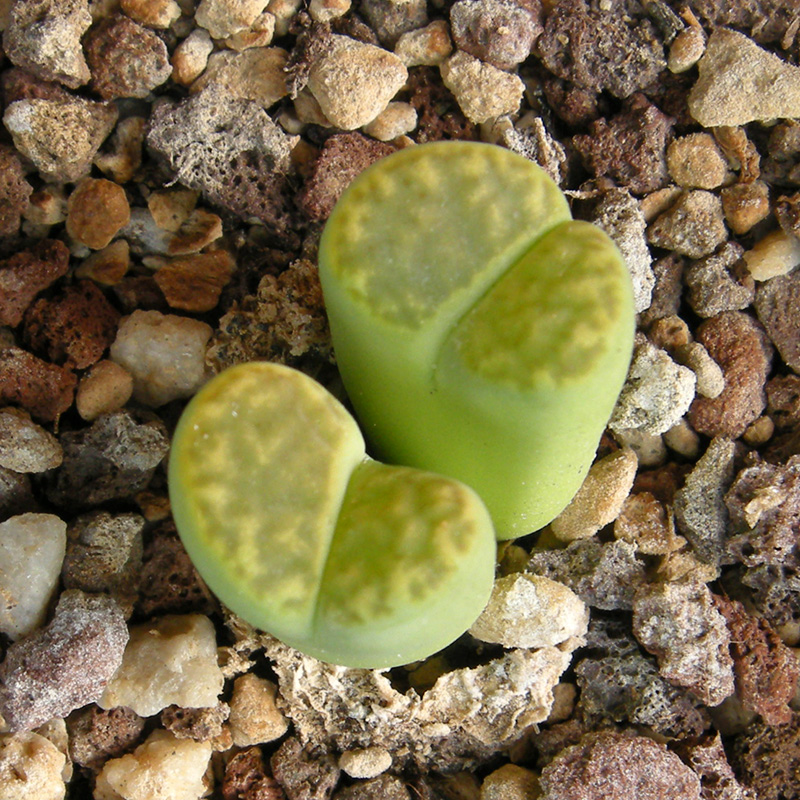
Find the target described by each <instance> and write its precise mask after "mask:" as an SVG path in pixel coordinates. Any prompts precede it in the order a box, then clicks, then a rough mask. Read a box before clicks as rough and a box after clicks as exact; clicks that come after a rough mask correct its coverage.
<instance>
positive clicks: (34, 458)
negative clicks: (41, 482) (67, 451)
mask: <svg viewBox="0 0 800 800" xmlns="http://www.w3.org/2000/svg"><path fill="white" fill-rule="evenodd" d="M63 456H64V454H63V452H62V450H61V445H60V444H59V443H58V439H56V437H55V436H53V434H52V433H49V432H48V431H46V430H45V429H44V428H42V427H41V426H40V425H37V424H36V423H35V422H33V421H32V420H31V418H30V417H29V416H28V415H27V414H26V413H25V412H24V411H19V410H18V409H15V408H4V409H0V467H5V468H6V469H11V470H14V472H44V471H45V470H48V469H55V467H57V466H59V465H60V464H61V461H62V459H63Z"/></svg>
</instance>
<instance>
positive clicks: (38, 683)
mask: <svg viewBox="0 0 800 800" xmlns="http://www.w3.org/2000/svg"><path fill="white" fill-rule="evenodd" d="M127 641H128V628H127V625H126V624H125V618H124V617H123V615H122V612H121V611H120V609H119V606H118V605H117V604H116V602H115V601H114V600H112V599H111V598H110V597H107V596H105V595H90V594H84V593H83V592H80V591H78V590H76V589H68V590H67V591H64V592H62V593H61V596H60V597H59V600H58V605H57V606H56V610H55V615H54V616H53V619H52V621H51V622H50V623H49V624H48V625H47V627H45V628H41V629H39V630H37V631H35V632H33V633H32V634H30V635H29V636H26V637H25V638H24V639H20V640H19V641H18V642H15V643H14V644H13V645H11V647H9V648H8V652H7V653H6V659H5V661H4V662H3V663H2V665H0V681H2V692H0V713H2V715H3V718H4V719H5V721H6V722H7V723H8V725H9V727H10V728H11V730H30V729H32V728H36V727H38V726H40V725H43V724H44V723H45V722H47V721H48V720H50V719H52V718H53V717H66V716H67V715H68V714H70V713H71V712H72V711H74V710H75V709H76V708H82V707H83V706H85V705H86V704H87V703H94V702H95V701H97V700H98V699H99V697H100V695H101V694H102V692H103V690H104V689H105V687H106V684H107V683H108V681H109V679H110V678H111V676H112V675H113V674H114V673H115V671H116V670H117V668H118V667H119V665H120V662H121V660H122V653H123V651H124V649H125V643H126V642H127Z"/></svg>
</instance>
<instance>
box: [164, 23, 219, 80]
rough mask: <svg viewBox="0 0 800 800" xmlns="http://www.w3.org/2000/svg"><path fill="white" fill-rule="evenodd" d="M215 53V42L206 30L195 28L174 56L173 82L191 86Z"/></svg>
mask: <svg viewBox="0 0 800 800" xmlns="http://www.w3.org/2000/svg"><path fill="white" fill-rule="evenodd" d="M213 52H214V42H212V41H211V36H210V34H209V33H208V31H207V30H205V29H204V28H195V29H194V30H193V31H192V32H191V33H190V34H189V35H188V36H187V37H186V38H185V39H184V40H183V41H182V42H181V43H180V44H179V45H178V46H177V47H176V48H175V51H174V52H173V54H172V80H173V81H175V83H179V84H180V85H181V86H189V85H190V84H191V83H192V81H194V79H195V78H197V77H198V76H199V75H200V73H202V71H203V70H204V69H205V68H206V64H208V57H209V56H210V55H211V53H213Z"/></svg>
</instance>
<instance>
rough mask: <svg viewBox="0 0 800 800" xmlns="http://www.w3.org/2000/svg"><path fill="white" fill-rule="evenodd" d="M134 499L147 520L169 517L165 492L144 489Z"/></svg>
mask: <svg viewBox="0 0 800 800" xmlns="http://www.w3.org/2000/svg"><path fill="white" fill-rule="evenodd" d="M112 363H113V362H112ZM134 500H135V501H136V505H137V506H139V510H140V511H141V512H142V516H143V517H144V518H145V519H146V520H147V521H148V522H161V521H162V520H165V519H167V518H168V517H169V514H170V503H169V497H168V496H167V495H166V494H156V493H155V492H150V491H148V490H145V491H142V492H139V493H138V494H137V495H135V496H134Z"/></svg>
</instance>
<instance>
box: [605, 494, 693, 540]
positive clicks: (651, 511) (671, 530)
mask: <svg viewBox="0 0 800 800" xmlns="http://www.w3.org/2000/svg"><path fill="white" fill-rule="evenodd" d="M614 538H616V539H622V540H623V541H625V542H630V543H631V544H633V545H635V546H636V549H637V551H638V552H640V553H642V554H643V555H648V556H660V555H667V554H668V553H672V552H674V551H675V550H680V549H681V548H682V547H683V546H684V545H685V544H686V540H685V539H684V538H683V537H682V536H676V535H675V523H674V521H673V518H672V514H671V512H668V511H667V509H666V508H665V507H664V505H663V504H662V503H660V502H659V501H658V500H656V498H655V497H653V495H652V494H650V492H640V493H639V494H632V495H630V496H628V497H627V498H626V499H625V503H624V504H623V506H622V511H620V514H619V516H618V517H617V519H616V520H615V521H614Z"/></svg>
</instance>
